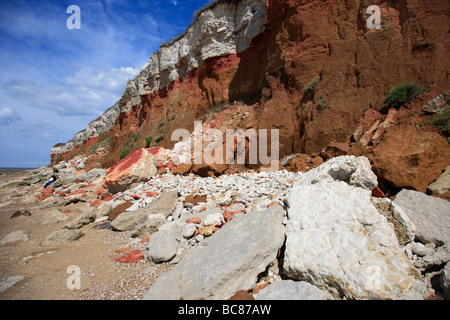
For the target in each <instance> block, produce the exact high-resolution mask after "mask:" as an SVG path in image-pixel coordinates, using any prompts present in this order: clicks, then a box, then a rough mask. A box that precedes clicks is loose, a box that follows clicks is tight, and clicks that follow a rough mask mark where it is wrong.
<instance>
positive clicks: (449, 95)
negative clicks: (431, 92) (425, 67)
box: [422, 91, 450, 114]
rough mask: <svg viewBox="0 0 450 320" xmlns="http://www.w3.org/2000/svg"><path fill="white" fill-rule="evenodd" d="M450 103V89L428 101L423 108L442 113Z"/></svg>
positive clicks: (434, 112)
mask: <svg viewBox="0 0 450 320" xmlns="http://www.w3.org/2000/svg"><path fill="white" fill-rule="evenodd" d="M449 103H450V91H446V92H444V93H442V94H440V95H438V96H437V97H436V98H434V99H432V100H430V101H428V102H427V103H426V104H425V105H424V106H423V107H422V110H423V111H425V112H427V113H431V114H436V113H442V112H444V111H445V108H446V106H447V105H448V104H449Z"/></svg>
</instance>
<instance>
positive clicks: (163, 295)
mask: <svg viewBox="0 0 450 320" xmlns="http://www.w3.org/2000/svg"><path fill="white" fill-rule="evenodd" d="M283 217H284V210H283V209H282V208H281V207H280V206H274V207H270V208H268V209H267V210H265V211H261V212H257V211H253V212H250V213H248V214H246V215H240V216H237V217H236V218H234V219H233V220H232V221H230V222H229V223H228V224H226V225H225V226H224V227H223V228H222V229H221V230H220V231H218V232H216V233H214V234H213V235H212V236H211V237H209V238H208V239H207V240H203V241H201V243H204V244H205V245H204V246H202V245H199V246H195V247H193V248H191V249H190V250H189V251H188V252H187V253H186V254H185V256H184V257H183V260H181V262H180V263H179V264H178V265H177V266H176V267H175V268H174V269H173V270H171V271H169V272H168V273H166V274H164V275H163V276H162V277H160V278H158V280H157V281H156V282H155V283H154V284H153V285H152V286H151V287H150V289H149V291H147V293H146V294H145V295H144V299H148V300H154V299H162V300H177V299H185V300H197V299H227V298H229V297H231V296H232V295H234V294H235V293H236V292H237V291H239V290H249V289H251V288H253V287H254V285H255V284H256V281H257V278H258V275H259V274H260V273H261V272H263V271H264V270H265V269H266V268H267V266H268V265H269V264H270V263H271V262H272V261H273V260H274V259H275V257H276V255H277V252H278V249H279V248H280V247H281V246H282V245H283V242H284V226H283V225H282V221H283ZM149 245H150V242H149Z"/></svg>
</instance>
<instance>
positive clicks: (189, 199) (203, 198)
mask: <svg viewBox="0 0 450 320" xmlns="http://www.w3.org/2000/svg"><path fill="white" fill-rule="evenodd" d="M194 191H195V192H197V190H196V189H195V190H193V192H194ZM195 192H194V193H195ZM185 202H189V203H192V204H193V205H194V206H195V205H197V204H198V203H199V202H206V196H200V195H196V196H195V197H193V196H191V195H189V196H187V197H186V199H185Z"/></svg>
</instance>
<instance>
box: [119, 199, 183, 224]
mask: <svg viewBox="0 0 450 320" xmlns="http://www.w3.org/2000/svg"><path fill="white" fill-rule="evenodd" d="M177 204H178V192H177V191H168V192H166V193H164V194H162V195H161V196H159V198H158V199H156V200H155V201H153V202H152V203H150V204H149V205H148V206H146V207H144V208H141V209H138V210H136V211H131V212H123V213H121V214H120V215H119V216H118V217H117V218H116V219H114V221H113V222H111V227H112V228H113V229H114V230H117V231H128V230H133V229H134V228H135V227H137V226H139V225H141V224H144V223H145V222H146V221H147V217H148V216H149V215H154V214H161V215H163V216H164V218H165V219H166V218H167V217H168V216H170V215H171V214H172V213H173V211H174V209H175V207H176V206H177ZM158 218H159V216H158Z"/></svg>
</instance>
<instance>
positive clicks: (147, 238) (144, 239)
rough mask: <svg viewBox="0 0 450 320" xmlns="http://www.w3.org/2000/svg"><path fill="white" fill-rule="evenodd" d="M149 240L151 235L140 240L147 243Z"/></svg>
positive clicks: (141, 242)
mask: <svg viewBox="0 0 450 320" xmlns="http://www.w3.org/2000/svg"><path fill="white" fill-rule="evenodd" d="M149 240H150V238H149V237H144V238H142V240H141V241H140V244H144V243H147V242H148V241H149Z"/></svg>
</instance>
